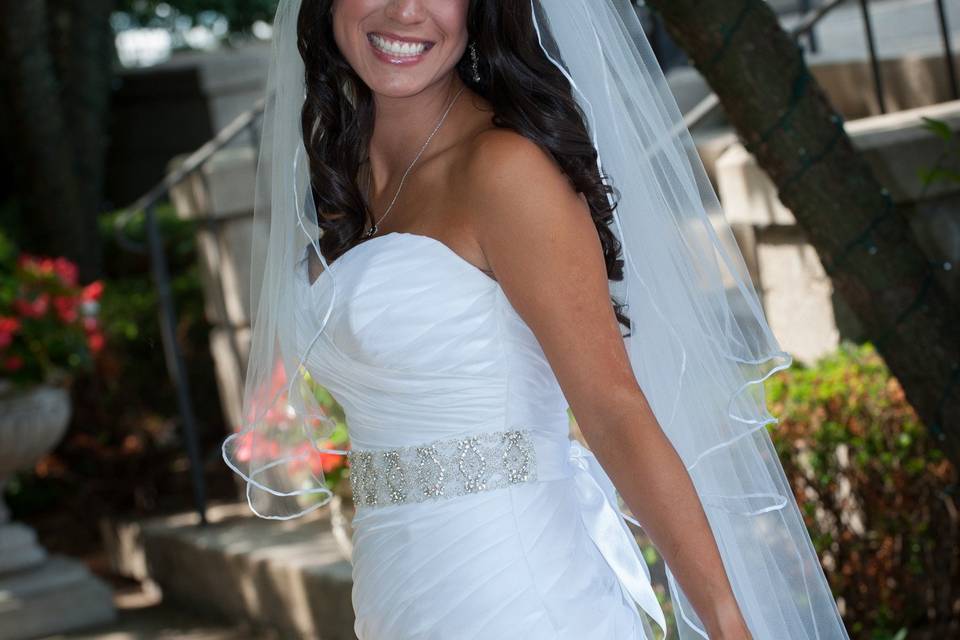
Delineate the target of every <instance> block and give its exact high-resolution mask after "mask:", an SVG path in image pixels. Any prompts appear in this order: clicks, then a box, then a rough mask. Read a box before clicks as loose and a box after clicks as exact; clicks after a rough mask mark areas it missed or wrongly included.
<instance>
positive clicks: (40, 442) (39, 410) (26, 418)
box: [0, 383, 71, 571]
mask: <svg viewBox="0 0 960 640" xmlns="http://www.w3.org/2000/svg"><path fill="white" fill-rule="evenodd" d="M70 414H71V408H70V392H69V390H68V389H66V388H65V387H61V386H54V385H47V384H40V385H36V386H33V387H30V388H28V389H25V390H16V391H14V390H12V388H11V387H10V386H9V383H7V384H0V525H3V524H4V523H6V522H8V521H9V520H10V513H9V511H8V509H7V506H6V504H5V503H4V501H3V488H4V485H5V484H6V482H7V480H8V479H9V478H10V476H12V475H13V474H14V472H16V471H20V470H21V469H26V468H29V467H30V466H31V465H32V464H33V463H34V462H36V461H37V459H39V458H40V456H42V455H44V454H46V453H47V452H49V451H51V450H52V449H53V448H54V447H55V446H57V443H59V442H60V439H61V438H63V434H64V433H65V432H66V430H67V425H68V424H69V422H70ZM0 544H2V543H0ZM0 549H3V547H2V546H0ZM40 559H42V558H40ZM32 562H33V558H27V557H9V558H8V557H4V555H3V554H2V553H0V571H4V570H7V569H11V568H15V567H12V566H11V565H10V564H8V563H21V564H32Z"/></svg>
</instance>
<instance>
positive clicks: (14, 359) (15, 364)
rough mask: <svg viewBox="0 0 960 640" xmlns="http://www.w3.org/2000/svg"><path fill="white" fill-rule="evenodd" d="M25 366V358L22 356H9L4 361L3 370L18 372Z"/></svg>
mask: <svg viewBox="0 0 960 640" xmlns="http://www.w3.org/2000/svg"><path fill="white" fill-rule="evenodd" d="M22 366H23V358H21V357H20V356H9V357H7V358H6V359H5V360H4V361H3V368H4V369H6V370H7V371H11V372H13V371H16V370H17V369H19V368H20V367H22Z"/></svg>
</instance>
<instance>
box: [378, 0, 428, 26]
mask: <svg viewBox="0 0 960 640" xmlns="http://www.w3.org/2000/svg"><path fill="white" fill-rule="evenodd" d="M385 13H386V14H387V17H388V18H390V19H391V20H396V21H397V22H400V23H402V24H416V23H418V22H421V21H422V20H423V19H424V16H425V13H426V10H425V9H424V6H423V0H391V1H390V2H388V3H387V7H386V10H385Z"/></svg>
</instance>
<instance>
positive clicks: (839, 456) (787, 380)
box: [767, 344, 960, 640]
mask: <svg viewBox="0 0 960 640" xmlns="http://www.w3.org/2000/svg"><path fill="white" fill-rule="evenodd" d="M767 390H768V394H769V399H770V407H771V411H772V413H773V414H774V415H777V416H780V423H779V424H778V425H775V426H772V427H771V431H772V437H773V440H774V444H775V446H776V449H777V452H778V454H779V456H780V459H781V461H782V462H783V464H784V469H785V470H786V473H787V477H788V478H789V479H790V482H791V484H792V486H793V490H794V494H795V495H796V496H797V500H798V503H799V504H800V505H801V510H802V512H803V515H804V519H805V521H806V525H807V527H808V529H809V531H810V534H811V537H812V539H813V542H814V545H815V547H816V548H817V551H818V553H819V554H820V557H821V560H822V561H823V564H824V567H825V568H826V573H827V575H828V577H829V579H830V582H831V585H832V587H833V589H834V592H835V594H836V595H837V597H838V598H839V599H840V600H841V601H842V602H843V606H844V607H845V609H846V614H845V618H846V622H847V625H848V627H849V629H850V630H851V632H852V634H851V635H852V636H854V637H862V638H871V639H873V640H880V639H892V638H895V637H897V636H898V635H899V634H902V633H903V631H904V629H906V628H909V629H914V628H917V627H922V626H924V625H933V624H945V623H947V622H950V621H955V619H956V617H957V616H958V613H957V612H958V611H960V608H958V606H957V605H958V604H960V562H955V561H946V562H945V561H944V559H946V558H953V559H956V549H957V546H958V544H960V523H958V522H957V517H956V513H957V507H958V506H960V505H958V504H957V498H956V495H955V489H956V482H957V473H956V469H954V468H953V466H952V465H951V464H950V463H949V461H948V460H947V459H946V458H945V456H944V455H943V453H942V451H940V450H939V449H937V448H936V446H935V445H934V443H933V442H932V441H931V439H930V438H929V437H928V435H927V430H926V429H925V428H924V427H923V425H922V424H921V422H920V420H919V419H918V418H917V416H916V414H915V413H914V411H913V409H912V408H911V406H910V405H909V403H907V401H906V398H905V396H904V393H903V390H902V388H901V387H900V385H899V383H898V382H897V381H896V379H895V378H893V377H892V376H891V375H890V373H889V370H888V369H887V367H886V365H885V364H884V362H883V361H882V359H881V358H880V356H879V355H878V354H877V353H876V351H875V350H874V348H873V347H872V346H870V345H864V346H859V347H858V346H854V345H849V344H845V345H843V346H842V347H841V348H840V349H839V350H838V351H837V352H836V353H834V354H832V355H830V356H828V357H826V358H824V359H822V360H821V361H819V362H818V363H816V365H814V366H811V367H804V366H802V365H799V364H797V365H794V366H793V367H792V368H791V369H789V370H787V371H784V372H782V373H781V374H779V375H778V376H775V377H774V378H771V380H770V381H769V382H768V384H767Z"/></svg>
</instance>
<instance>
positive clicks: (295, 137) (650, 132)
mask: <svg viewBox="0 0 960 640" xmlns="http://www.w3.org/2000/svg"><path fill="white" fill-rule="evenodd" d="M531 7H532V10H533V25H532V28H533V30H535V31H536V36H537V38H538V39H539V43H540V46H541V47H542V49H543V51H544V53H545V54H546V55H547V56H548V57H549V58H550V60H551V61H552V62H553V63H554V64H555V65H556V66H557V67H558V68H559V69H560V70H561V71H562V72H563V73H564V75H565V76H566V77H567V79H568V80H569V81H570V85H571V89H572V91H573V95H574V97H575V98H576V100H577V102H578V104H579V105H580V107H581V110H582V111H583V113H584V114H585V116H586V118H587V125H588V130H589V131H590V133H591V136H592V139H593V142H594V146H595V147H596V149H597V151H598V155H599V164H600V168H601V170H602V172H604V173H605V174H607V175H609V176H610V178H611V183H612V185H613V186H614V187H615V188H616V189H617V192H618V195H619V198H618V204H617V208H616V212H615V224H614V233H615V234H616V235H617V237H618V239H619V240H620V242H621V244H622V247H623V257H624V260H625V269H624V271H625V277H624V280H623V281H621V282H611V293H612V294H613V295H615V296H617V298H618V299H620V300H623V301H624V302H625V303H626V304H627V307H626V313H627V315H628V316H629V317H630V319H631V321H632V327H633V329H632V332H631V337H628V338H626V344H627V348H628V352H629V355H630V361H631V365H632V368H633V371H634V374H635V375H636V378H637V380H638V382H639V383H640V385H641V388H642V389H643V391H644V394H645V395H646V397H647V399H648V401H649V403H650V406H651V407H652V408H653V411H654V413H655V415H656V417H657V419H658V421H659V423H660V425H661V426H662V428H663V429H664V431H665V433H666V434H667V436H668V437H669V438H670V440H671V442H672V443H673V446H674V447H675V448H676V450H677V452H678V453H679V455H680V457H681V458H682V460H683V461H684V463H685V465H686V467H687V469H688V471H689V473H690V476H691V478H692V479H693V482H694V485H695V487H696V489H697V492H698V495H699V497H700V499H701V501H702V503H703V505H704V508H705V510H706V513H707V517H708V519H709V522H710V526H711V529H712V532H713V534H714V536H715V539H716V541H717V544H718V547H719V549H720V552H721V556H722V558H723V561H724V566H725V567H726V569H727V573H728V575H729V577H730V579H731V583H732V585H733V589H734V592H735V594H736V596H737V601H738V603H739V604H740V607H741V610H742V611H743V613H744V616H745V617H746V620H747V623H748V625H749V627H750V629H751V631H752V632H753V636H754V637H755V638H757V639H758V640H759V639H764V640H766V639H768V638H769V639H776V640H801V639H803V640H809V639H814V638H816V639H822V640H827V639H838V638H841V639H842V638H847V637H848V636H847V633H846V631H845V629H844V627H843V623H842V621H841V618H840V615H839V612H838V610H837V606H836V603H835V601H834V599H833V596H832V594H831V592H830V588H829V585H828V583H827V581H826V578H825V575H824V573H823V569H822V568H821V566H820V561H819V559H818V557H817V554H816V551H815V549H814V547H813V545H812V542H811V540H810V536H809V534H808V533H807V530H806V527H805V525H804V522H803V518H802V517H801V514H800V510H799V508H798V506H797V503H796V501H795V499H794V497H793V494H792V491H791V488H790V485H789V483H788V481H787V478H786V476H785V474H784V471H783V467H782V466H781V464H780V461H779V459H778V458H777V454H776V451H775V449H774V447H773V444H772V441H771V439H770V435H769V433H768V430H767V427H768V425H770V424H774V423H776V418H774V417H773V416H772V415H771V414H770V413H769V412H768V410H767V407H766V400H765V397H764V387H763V381H764V380H765V379H766V378H768V377H769V376H771V375H772V374H773V373H775V372H776V371H779V370H781V369H784V368H786V367H788V366H789V365H790V362H791V357H790V355H789V354H787V353H786V352H784V351H783V350H782V349H781V348H780V346H779V345H778V343H777V340H776V338H775V337H774V336H773V334H772V332H771V330H770V327H769V325H768V324H767V322H766V319H765V317H764V313H763V309H762V306H761V303H760V300H759V298H758V296H757V293H756V291H755V288H754V286H753V283H752V282H751V279H750V275H749V273H748V271H747V268H746V266H745V263H744V260H743V257H742V255H741V253H740V251H739V249H738V248H737V245H736V243H735V240H734V237H733V233H732V231H731V229H730V227H729V226H728V224H727V222H726V220H725V219H724V217H723V213H722V211H721V209H720V205H719V202H718V200H717V196H716V193H715V192H714V190H713V187H712V186H711V184H710V182H709V180H708V178H707V175H706V172H705V171H704V168H703V165H702V163H701V161H700V159H699V156H698V155H697V152H696V149H695V147H694V144H693V141H692V139H691V137H690V134H689V132H688V131H687V129H686V126H685V125H684V123H683V119H682V115H681V113H680V111H679V109H678V107H677V104H676V101H675V100H674V98H673V96H672V94H671V93H670V90H669V88H668V87H667V84H666V80H665V78H664V75H663V72H662V71H661V69H660V67H659V65H658V63H657V61H656V59H655V57H654V56H653V53H652V51H651V49H650V46H649V43H648V42H647V40H646V38H645V36H644V34H643V30H642V28H641V26H640V24H639V21H638V18H637V16H636V13H635V12H634V10H633V7H632V6H631V4H630V2H629V0H531ZM299 8H300V0H281V1H280V5H279V8H278V10H277V16H276V20H275V23H274V42H273V58H272V61H271V66H270V72H269V82H268V94H267V107H266V111H265V114H264V126H263V134H262V138H261V149H260V156H259V166H258V172H257V185H256V202H255V211H254V241H253V252H252V282H251V285H252V298H251V301H252V307H251V308H252V309H254V314H255V315H254V320H253V334H252V342H251V349H250V359H249V363H248V368H247V376H246V380H245V389H244V403H243V415H244V416H245V419H246V422H245V423H244V424H243V425H241V427H242V428H241V429H240V430H239V431H238V432H237V433H234V434H232V435H231V436H230V437H228V438H227V439H226V440H224V442H223V457H224V460H225V461H226V462H227V464H228V465H230V467H231V468H232V469H233V470H234V471H235V472H237V473H238V474H240V476H242V478H243V479H244V480H245V482H246V487H247V499H248V502H249V504H250V507H251V509H252V510H253V511H254V513H256V514H257V515H259V516H261V517H264V518H274V519H289V518H295V517H298V516H302V515H304V514H306V513H308V512H309V511H312V510H314V509H316V508H318V507H321V506H323V505H324V504H326V503H327V502H328V501H329V499H330V497H331V491H330V490H329V489H328V488H327V487H326V485H325V483H324V475H323V470H322V468H321V465H319V464H316V460H317V457H318V456H320V455H321V454H334V455H335V454H345V453H346V451H343V450H337V449H332V448H330V445H329V444H328V443H327V440H328V438H329V436H330V434H331V432H332V430H333V429H334V427H335V426H336V421H335V420H334V418H333V417H332V416H331V415H329V410H328V409H327V407H326V405H325V404H324V403H323V402H322V401H321V399H322V397H323V392H322V390H320V389H318V388H317V386H316V384H315V383H314V381H312V380H311V379H310V377H309V374H308V373H307V372H306V371H305V369H304V368H303V362H304V360H305V359H306V356H307V353H308V352H309V349H310V348H311V347H312V346H313V344H315V342H316V340H317V339H318V338H319V336H320V335H321V334H322V332H323V329H324V326H325V324H326V319H327V318H328V317H329V314H330V311H331V309H332V308H333V306H334V305H335V304H336V299H337V291H336V277H335V273H334V272H335V269H334V270H333V271H331V270H330V269H329V265H327V263H326V261H325V259H324V257H323V255H322V253H321V251H320V249H319V244H318V238H319V228H318V227H317V225H316V222H315V221H316V209H315V207H314V204H313V199H312V195H311V190H310V184H309V174H308V168H307V166H306V155H305V150H304V143H303V137H302V132H301V129H300V109H301V107H302V105H303V100H304V97H305V81H304V66H303V61H302V60H301V58H300V55H299V52H298V50H297V33H296V27H297V25H296V23H297V15H298V12H299ZM309 251H313V252H314V253H315V254H316V256H317V258H318V260H319V262H320V263H321V264H323V266H324V268H325V269H326V273H325V274H324V275H325V277H329V278H330V279H331V281H332V289H333V293H332V296H331V301H330V305H329V307H328V308H327V309H326V310H320V311H318V313H320V315H321V326H320V329H319V330H318V332H317V334H316V335H315V336H312V337H311V339H307V340H302V342H303V343H306V344H308V345H309V346H308V347H307V351H306V352H304V353H299V352H298V349H297V348H296V345H297V344H299V343H300V342H301V341H298V340H297V336H296V327H295V323H294V321H293V318H292V315H291V313H290V312H289V311H287V310H289V309H291V308H293V305H294V304H295V303H296V295H297V290H296V287H295V281H294V278H295V276H296V277H301V276H300V273H301V272H300V271H299V270H302V269H304V268H305V265H304V259H305V255H306V252H309ZM624 515H625V517H627V518H628V519H629V520H631V521H633V522H634V523H635V524H639V523H637V522H636V520H634V519H633V518H632V517H631V516H630V515H629V514H628V513H624ZM667 581H668V585H669V597H670V600H671V601H672V605H673V610H674V613H675V616H676V619H677V627H678V633H679V637H680V638H681V640H688V639H694V638H701V637H702V638H706V637H707V635H706V631H705V629H704V625H703V623H702V621H701V620H700V619H699V618H698V617H697V615H696V613H695V611H694V610H693V607H692V606H691V605H690V602H689V600H688V599H687V597H686V595H685V594H684V593H683V590H682V589H681V588H680V585H679V584H678V583H677V582H676V580H675V579H674V577H673V574H672V572H671V571H670V567H669V566H667Z"/></svg>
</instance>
